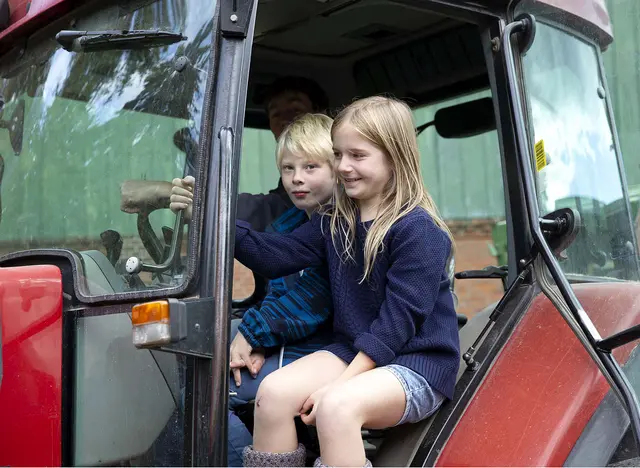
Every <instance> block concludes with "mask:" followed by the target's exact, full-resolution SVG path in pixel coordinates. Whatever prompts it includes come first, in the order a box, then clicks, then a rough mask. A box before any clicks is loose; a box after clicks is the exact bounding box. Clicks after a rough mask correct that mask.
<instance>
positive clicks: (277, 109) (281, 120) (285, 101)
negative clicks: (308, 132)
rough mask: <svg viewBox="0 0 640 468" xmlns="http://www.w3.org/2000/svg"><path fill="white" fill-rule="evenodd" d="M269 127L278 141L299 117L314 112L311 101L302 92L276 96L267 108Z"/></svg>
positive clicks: (289, 92) (290, 92) (286, 92)
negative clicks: (287, 127) (288, 126)
mask: <svg viewBox="0 0 640 468" xmlns="http://www.w3.org/2000/svg"><path fill="white" fill-rule="evenodd" d="M267 112H268V113H269V127H270V128H271V132H273V136H274V137H275V138H276V140H277V139H278V137H280V134H281V133H282V131H283V130H284V129H285V128H286V126H287V125H289V124H290V123H291V122H292V121H293V119H295V118H296V117H298V116H299V115H303V114H309V113H311V112H313V104H312V103H311V99H309V96H307V95H306V94H304V93H301V92H300V91H285V92H284V93H282V94H278V95H276V96H274V97H273V98H272V99H271V101H269V104H268V106H267Z"/></svg>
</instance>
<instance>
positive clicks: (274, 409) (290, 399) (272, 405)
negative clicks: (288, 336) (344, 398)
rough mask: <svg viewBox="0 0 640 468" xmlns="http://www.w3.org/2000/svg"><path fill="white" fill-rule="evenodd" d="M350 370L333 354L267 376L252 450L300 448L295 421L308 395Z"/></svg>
mask: <svg viewBox="0 0 640 468" xmlns="http://www.w3.org/2000/svg"><path fill="white" fill-rule="evenodd" d="M346 368H347V365H346V363H345V362H344V361H343V360H341V359H340V358H338V357H336V356H334V355H333V354H331V353H326V352H318V353H313V354H310V355H309V356H305V357H303V358H301V359H298V360H297V361H295V362H293V363H291V364H289V365H288V366H285V367H283V368H282V369H279V370H277V371H275V372H274V373H273V374H270V375H269V376H267V377H266V378H265V379H264V381H263V382H262V384H260V388H258V394H257V395H256V404H255V420H254V429H253V448H254V450H256V451H260V452H270V453H285V452H292V451H294V450H296V449H297V448H298V437H297V435H296V428H295V424H294V422H293V418H294V417H295V416H297V415H298V414H300V409H301V408H302V405H303V404H304V402H305V401H306V400H307V398H309V396H310V395H311V394H312V393H313V392H315V391H316V390H318V389H319V388H321V387H323V386H324V385H326V384H328V383H330V382H332V381H334V380H336V379H337V378H338V377H339V376H340V374H342V372H344V370H345V369H346Z"/></svg>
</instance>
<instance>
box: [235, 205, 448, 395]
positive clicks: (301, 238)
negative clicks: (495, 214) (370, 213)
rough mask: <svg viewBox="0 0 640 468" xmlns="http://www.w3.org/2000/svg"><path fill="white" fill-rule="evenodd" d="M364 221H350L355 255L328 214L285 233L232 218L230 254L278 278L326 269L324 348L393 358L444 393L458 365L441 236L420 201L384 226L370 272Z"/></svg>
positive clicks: (348, 355) (349, 356)
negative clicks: (328, 299) (347, 256)
mask: <svg viewBox="0 0 640 468" xmlns="http://www.w3.org/2000/svg"><path fill="white" fill-rule="evenodd" d="M369 226H370V223H360V222H358V223H357V232H356V242H355V248H354V254H355V255H354V256H355V261H351V260H344V256H342V255H341V252H340V250H341V249H340V243H341V242H340V241H339V240H338V251H337V250H336V248H335V247H334V244H333V240H332V239H331V233H330V230H329V218H328V217H327V216H322V215H318V214H315V215H313V216H312V217H311V220H310V221H309V222H308V223H305V224H304V225H302V226H301V227H299V228H298V229H296V230H295V231H293V232H291V233H288V234H276V233H264V232H256V231H252V230H251V229H250V227H249V225H248V224H247V223H245V222H243V221H236V239H235V256H236V258H237V259H238V260H239V261H240V262H241V263H243V264H244V265H246V266H247V267H249V268H251V269H253V270H255V271H257V272H258V273H260V274H262V275H264V276H267V277H270V278H278V277H281V276H285V275H288V274H291V273H294V272H296V271H299V270H301V269H303V268H306V267H309V266H323V265H326V266H327V267H328V269H329V278H330V281H331V292H332V295H333V304H334V321H333V325H334V327H333V328H334V343H333V344H330V345H329V346H327V347H326V348H325V349H327V350H328V351H331V352H332V353H334V354H336V355H337V356H338V357H340V358H342V359H344V360H345V361H346V362H348V363H350V362H351V361H352V360H353V358H354V357H355V355H356V354H357V353H358V352H359V351H362V352H364V353H365V354H366V355H367V356H369V357H370V358H371V359H372V360H373V361H375V363H376V365H378V366H384V365H387V364H399V365H402V366H405V367H408V368H410V369H412V370H414V371H416V372H417V373H418V374H420V375H422V376H424V377H425V379H426V380H427V382H429V384H430V385H431V386H432V387H434V388H435V389H436V390H438V391H439V392H440V393H442V394H443V395H444V396H446V397H448V398H451V397H452V396H453V391H454V387H455V380H456V374H457V371H458V365H459V356H460V350H459V348H460V344H459V338H458V324H457V318H456V313H455V310H454V305H453V297H452V295H451V291H450V290H449V279H448V276H447V274H446V271H445V264H446V261H447V258H448V257H449V252H450V250H451V242H450V241H449V238H448V237H447V235H446V234H445V233H444V232H443V231H442V230H441V229H440V228H439V227H438V226H437V225H436V224H435V223H434V222H433V220H432V219H431V217H430V216H429V214H428V213H427V212H426V211H424V210H423V209H422V208H416V209H415V210H413V211H412V212H411V213H409V214H407V215H406V216H404V217H403V218H401V219H400V220H398V221H397V222H396V223H395V224H394V225H393V226H392V228H391V229H390V230H389V232H388V233H387V236H386V237H385V240H384V248H383V249H382V251H381V252H380V253H379V254H378V258H377V259H376V262H375V264H374V267H373V270H372V272H371V274H370V276H369V278H368V279H367V280H366V281H365V282H363V283H362V284H359V281H360V279H361V278H362V275H363V272H364V254H363V249H364V241H365V238H366V231H367V229H368V227H369Z"/></svg>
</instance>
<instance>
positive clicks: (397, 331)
mask: <svg viewBox="0 0 640 468" xmlns="http://www.w3.org/2000/svg"><path fill="white" fill-rule="evenodd" d="M394 228H395V229H394V232H393V233H392V236H391V239H390V244H389V255H390V266H389V270H388V271H387V286H386V289H385V299H384V301H383V303H382V306H381V307H380V312H379V315H378V317H377V318H376V319H375V320H374V321H373V322H372V323H371V325H370V327H369V331H368V333H363V334H361V335H360V336H359V337H358V338H356V340H355V343H354V346H355V348H356V349H357V350H359V351H362V352H364V353H365V354H366V355H367V356H369V357H370V358H371V359H373V360H374V361H375V362H376V364H377V365H379V366H383V365H386V364H388V363H390V362H391V361H392V360H393V359H394V358H395V357H396V354H397V353H398V352H399V351H400V350H401V349H402V348H404V346H405V345H406V344H407V342H408V341H409V340H410V339H411V338H413V337H414V336H415V334H416V331H417V330H418V328H420V326H421V325H422V324H423V323H424V322H425V321H427V320H429V317H430V316H431V314H432V312H433V308H434V305H435V303H436V301H437V300H438V296H439V294H440V292H441V291H443V289H444V290H445V292H446V293H447V294H450V292H449V291H448V288H449V285H448V284H447V282H446V281H443V276H444V271H445V265H446V262H447V258H448V257H449V252H450V250H451V242H450V241H449V238H448V237H447V235H446V234H445V233H444V232H443V231H442V230H441V229H440V228H438V227H437V226H436V225H435V224H434V223H433V221H432V220H431V218H430V217H429V216H428V215H426V213H424V215H422V214H420V215H408V216H406V217H405V218H403V219H402V220H401V221H400V222H399V223H398V224H397V225H396V226H395V227H394Z"/></svg>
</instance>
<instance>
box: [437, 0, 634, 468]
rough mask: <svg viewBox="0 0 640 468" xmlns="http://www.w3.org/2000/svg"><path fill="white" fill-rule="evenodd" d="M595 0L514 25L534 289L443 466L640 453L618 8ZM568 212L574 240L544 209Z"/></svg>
mask: <svg viewBox="0 0 640 468" xmlns="http://www.w3.org/2000/svg"><path fill="white" fill-rule="evenodd" d="M549 3H551V2H549ZM594 3H595V4H597V5H596V6H597V7H598V13H599V15H598V16H590V14H591V11H589V12H580V11H579V10H576V11H566V10H561V9H559V8H557V7H553V6H551V5H549V4H548V3H547V2H533V1H532V2H529V1H524V2H521V3H519V4H518V8H517V9H516V11H514V12H513V16H511V15H510V20H511V21H510V22H509V24H508V25H507V26H506V27H505V29H504V30H503V31H502V33H501V36H500V39H501V40H500V51H501V52H500V53H501V54H502V56H503V57H504V66H505V72H506V76H507V80H508V83H507V85H508V87H509V88H508V98H509V99H510V101H511V116H512V118H513V125H514V127H515V129H516V136H517V139H518V152H517V157H518V158H519V160H520V164H521V167H520V171H519V174H518V175H519V177H520V181H521V184H522V189H523V193H524V199H525V201H526V207H527V211H528V219H527V223H528V224H529V226H530V230H531V233H532V236H533V242H532V245H531V252H530V254H529V255H528V256H527V257H525V258H523V259H521V260H520V261H521V262H528V261H532V263H531V273H530V274H531V278H533V283H532V290H531V294H532V298H531V300H530V302H529V303H528V304H526V305H525V308H526V312H524V314H523V315H522V318H521V319H520V321H519V323H518V324H517V325H516V327H515V328H514V330H513V333H512V334H511V336H510V337H509V338H508V340H507V341H506V342H505V343H504V345H503V346H502V347H501V349H500V350H499V352H498V353H497V356H496V358H495V360H494V361H493V362H492V364H491V368H490V369H489V370H488V372H487V373H486V375H485V376H484V377H483V380H482V383H481V384H480V385H479V387H478V388H477V390H475V393H474V395H473V397H472V398H470V400H469V401H468V403H467V404H466V406H465V408H464V410H463V411H462V412H461V414H460V417H459V419H458V420H457V421H456V425H455V429H453V431H452V432H451V433H450V435H449V436H448V438H447V439H446V441H443V444H442V447H441V449H440V450H438V451H437V453H435V452H432V453H431V458H430V459H428V461H429V460H431V461H432V462H433V463H435V464H437V465H442V466H451V465H458V466H461V465H469V464H473V465H485V464H486V465H520V466H531V465H536V466H556V465H563V464H567V465H580V466H584V465H593V466H603V465H606V464H609V463H611V462H615V461H620V460H621V459H625V458H627V459H628V458H632V457H634V456H636V454H635V450H629V447H632V446H633V442H632V441H633V440H634V439H635V437H636V435H635V434H634V430H635V428H637V427H638V426H637V423H638V422H639V421H640V420H639V418H638V401H637V397H636V390H635V389H636V388H637V387H636V385H637V384H634V382H637V378H636V377H635V376H636V374H637V371H636V370H635V369H636V368H637V366H638V364H637V357H636V356H637V354H638V353H637V347H636V346H637V342H635V341H634V338H636V337H637V332H636V330H635V329H634V328H633V327H634V326H636V325H638V324H639V323H640V302H639V301H638V299H637V298H638V297H639V293H640V282H638V278H639V276H638V272H639V270H638V248H637V245H638V244H637V240H636V238H635V229H634V217H633V215H632V211H631V206H630V203H629V195H628V189H627V181H626V174H625V171H624V167H623V163H622V161H623V158H622V155H621V151H620V144H619V140H618V136H617V134H616V126H615V122H614V118H613V115H614V114H613V109H612V98H611V91H610V90H609V86H608V85H607V79H606V72H605V68H604V66H603V60H602V53H603V50H604V49H605V48H606V47H607V46H608V45H609V43H610V41H611V36H610V35H609V33H610V31H609V30H608V28H607V27H606V26H607V25H608V22H607V21H604V20H603V15H604V16H606V14H607V13H606V9H604V3H603V2H594ZM581 13H582V16H580V14H581ZM603 25H604V26H603ZM614 27H615V23H614ZM603 28H604V29H603ZM561 210H565V211H561ZM567 210H573V211H572V212H571V213H573V212H577V213H579V218H573V219H574V220H575V221H576V223H575V225H576V226H578V227H579V229H578V230H577V234H576V233H575V232H574V233H573V234H572V235H571V239H568V238H566V239H565V240H566V244H563V245H561V244H562V242H561V241H559V240H558V239H559V238H558V237H554V235H553V234H552V233H551V232H550V231H549V230H548V229H551V230H553V229H554V228H553V227H550V225H549V224H547V223H545V222H544V221H541V218H543V217H546V218H547V219H551V220H552V219H557V218H559V217H561V215H560V214H559V213H566V212H567ZM570 216H573V215H570ZM621 333H622V335H623V336H625V339H622V338H621V337H620V335H619V334H621ZM612 336H616V338H615V339H610V337H612ZM636 434H637V432H636Z"/></svg>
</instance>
